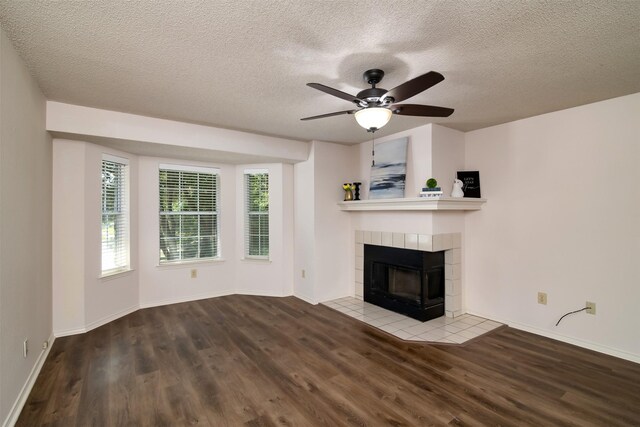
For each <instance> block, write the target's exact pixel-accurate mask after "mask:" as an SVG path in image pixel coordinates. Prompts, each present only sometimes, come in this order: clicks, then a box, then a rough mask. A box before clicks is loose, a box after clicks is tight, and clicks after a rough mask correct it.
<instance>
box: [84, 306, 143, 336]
mask: <svg viewBox="0 0 640 427" xmlns="http://www.w3.org/2000/svg"><path fill="white" fill-rule="evenodd" d="M138 309H140V306H139V305H138V304H136V305H134V306H132V307H129V308H125V309H124V310H121V311H118V312H117V313H113V314H110V315H108V316H105V317H103V318H102V319H98V320H95V321H93V322H91V323H88V324H87V325H86V326H85V329H86V332H89V331H91V330H93V329H96V328H99V327H100V326H102V325H106V324H107V323H109V322H113V321H114V320H116V319H119V318H121V317H124V316H126V315H127V314H131V313H133V312H134V311H137V310H138Z"/></svg>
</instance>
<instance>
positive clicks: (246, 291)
mask: <svg viewBox="0 0 640 427" xmlns="http://www.w3.org/2000/svg"><path fill="white" fill-rule="evenodd" d="M234 294H236V295H255V296H260V297H280V298H282V297H289V296H292V295H293V294H285V293H283V292H280V293H278V292H274V291H265V290H264V289H236V290H235V291H234Z"/></svg>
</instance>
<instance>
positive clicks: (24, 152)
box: [0, 31, 52, 423]
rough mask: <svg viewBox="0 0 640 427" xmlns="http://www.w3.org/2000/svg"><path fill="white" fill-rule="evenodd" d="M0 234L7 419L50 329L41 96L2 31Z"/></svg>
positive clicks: (1, 400) (1, 384) (2, 417)
mask: <svg viewBox="0 0 640 427" xmlns="http://www.w3.org/2000/svg"><path fill="white" fill-rule="evenodd" d="M0 237H1V239H0V422H2V423H4V422H7V423H11V422H12V420H13V419H14V417H15V416H17V415H18V414H17V410H18V409H19V407H20V406H21V402H17V401H18V399H19V398H20V397H26V395H24V394H23V395H22V396H21V395H20V393H21V390H22V389H23V387H25V386H27V384H28V383H30V380H32V379H34V377H35V375H33V374H35V372H32V370H34V368H35V369H36V370H37V368H38V366H39V361H40V360H41V358H42V355H43V354H44V353H43V351H42V344H43V342H44V341H46V340H48V339H49V338H50V336H51V331H52V326H51V141H50V138H49V137H48V135H47V133H46V132H45V99H44V96H43V95H42V93H41V92H40V89H39V88H38V86H37V84H36V83H35V81H34V79H33V78H32V77H31V75H30V74H29V72H28V70H27V69H26V67H25V65H24V64H23V62H22V60H21V59H20V58H19V57H18V55H17V54H16V52H15V51H14V49H13V47H12V45H11V42H10V41H9V40H8V39H7V37H6V36H5V34H4V32H3V31H0ZM25 339H28V340H29V353H28V356H27V358H26V359H25V358H23V356H22V345H23V341H24V340H25ZM16 404H17V405H16ZM12 408H14V410H13V411H12Z"/></svg>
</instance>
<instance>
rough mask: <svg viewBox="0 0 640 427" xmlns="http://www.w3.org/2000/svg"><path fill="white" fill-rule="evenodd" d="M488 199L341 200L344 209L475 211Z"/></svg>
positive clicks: (340, 203) (340, 204)
mask: <svg viewBox="0 0 640 427" xmlns="http://www.w3.org/2000/svg"><path fill="white" fill-rule="evenodd" d="M486 201H487V199H476V198H471V197H461V198H453V197H441V198H439V199H436V198H433V199H432V198H427V197H413V198H404V199H375V200H357V201H348V202H339V203H338V206H340V209H341V210H343V211H443V210H446V211H470V210H471V211H473V210H479V209H481V208H482V205H483V204H484V203H486Z"/></svg>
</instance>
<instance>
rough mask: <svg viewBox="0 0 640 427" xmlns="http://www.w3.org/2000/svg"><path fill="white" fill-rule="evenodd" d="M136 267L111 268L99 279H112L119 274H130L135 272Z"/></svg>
mask: <svg viewBox="0 0 640 427" xmlns="http://www.w3.org/2000/svg"><path fill="white" fill-rule="evenodd" d="M134 271H135V269H133V268H127V269H122V270H110V271H109V272H105V273H103V274H102V275H101V276H100V277H98V279H100V280H104V281H107V280H112V279H117V278H118V276H121V275H124V274H129V273H132V272H134Z"/></svg>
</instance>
